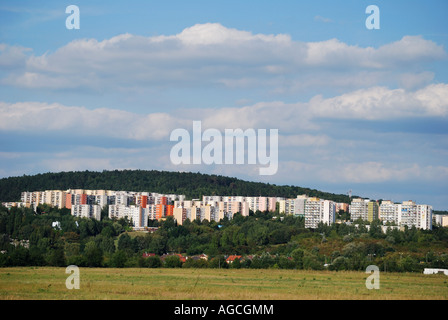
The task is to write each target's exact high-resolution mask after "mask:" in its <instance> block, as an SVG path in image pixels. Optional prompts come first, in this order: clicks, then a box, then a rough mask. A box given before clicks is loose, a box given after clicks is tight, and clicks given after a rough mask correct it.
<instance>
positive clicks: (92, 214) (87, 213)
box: [71, 204, 101, 220]
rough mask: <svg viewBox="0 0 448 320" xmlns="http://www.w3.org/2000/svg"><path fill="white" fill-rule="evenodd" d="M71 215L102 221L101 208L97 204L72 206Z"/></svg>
mask: <svg viewBox="0 0 448 320" xmlns="http://www.w3.org/2000/svg"><path fill="white" fill-rule="evenodd" d="M71 214H72V216H75V217H80V218H89V219H96V220H101V207H100V206H99V205H95V204H77V205H73V206H72V208H71Z"/></svg>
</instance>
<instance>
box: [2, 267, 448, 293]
mask: <svg viewBox="0 0 448 320" xmlns="http://www.w3.org/2000/svg"><path fill="white" fill-rule="evenodd" d="M65 270H66V269H65V268H56V267H12V268H0V299H1V300H448V277H447V276H445V275H443V274H438V275H424V274H421V273H386V272H382V273H380V288H379V289H372V290H369V289H367V288H366V279H367V277H368V276H369V274H366V273H364V272H355V271H344V272H341V271H339V272H336V271H306V270H276V269H238V270H235V269H190V268H188V269H186V268H179V269H166V268H158V269H149V268H80V269H79V270H80V273H79V277H80V288H79V289H71V290H69V289H67V287H66V279H67V277H68V276H69V274H66V273H65Z"/></svg>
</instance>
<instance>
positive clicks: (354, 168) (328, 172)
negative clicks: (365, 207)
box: [319, 161, 448, 184]
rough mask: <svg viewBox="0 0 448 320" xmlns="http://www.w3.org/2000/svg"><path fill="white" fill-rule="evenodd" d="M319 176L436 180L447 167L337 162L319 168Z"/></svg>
mask: <svg viewBox="0 0 448 320" xmlns="http://www.w3.org/2000/svg"><path fill="white" fill-rule="evenodd" d="M319 178H320V179H321V180H322V181H326V182H332V183H336V182H339V183H355V184H356V183H384V182H392V181H393V182H406V181H408V182H412V181H414V182H417V181H428V182H429V181H437V180H440V179H446V178H448V167H444V166H431V165H426V166H425V165H420V164H416V163H414V164H401V165H396V164H386V163H382V162H377V161H369V162H361V163H348V164H337V165H335V166H334V167H332V168H321V169H320V170H319Z"/></svg>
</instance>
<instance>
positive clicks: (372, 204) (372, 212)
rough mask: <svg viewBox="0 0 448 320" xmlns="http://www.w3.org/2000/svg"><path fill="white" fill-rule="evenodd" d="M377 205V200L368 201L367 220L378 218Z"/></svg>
mask: <svg viewBox="0 0 448 320" xmlns="http://www.w3.org/2000/svg"><path fill="white" fill-rule="evenodd" d="M378 211H379V205H378V202H377V201H369V203H368V204H367V221H369V222H372V221H373V220H377V219H378Z"/></svg>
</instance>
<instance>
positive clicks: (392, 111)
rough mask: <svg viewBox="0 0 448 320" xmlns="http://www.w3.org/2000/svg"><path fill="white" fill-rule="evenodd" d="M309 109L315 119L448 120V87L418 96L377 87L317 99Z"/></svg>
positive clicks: (429, 89) (434, 87)
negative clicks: (410, 118) (409, 118)
mask: <svg viewBox="0 0 448 320" xmlns="http://www.w3.org/2000/svg"><path fill="white" fill-rule="evenodd" d="M309 106H310V112H312V114H313V115H314V116H318V117H328V118H342V119H344V118H345V119H366V120H379V119H397V118H404V117H417V116H418V117H421V116H423V117H440V116H441V117H446V116H447V115H448V85H447V84H432V85H428V86H427V87H425V88H423V89H420V90H418V91H415V92H408V91H406V90H404V89H393V90H391V89H388V88H385V87H373V88H368V89H362V90H357V91H354V92H350V93H346V94H343V95H340V96H336V97H333V98H329V99H323V98H322V97H321V96H316V97H314V98H313V99H311V101H310V104H309Z"/></svg>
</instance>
